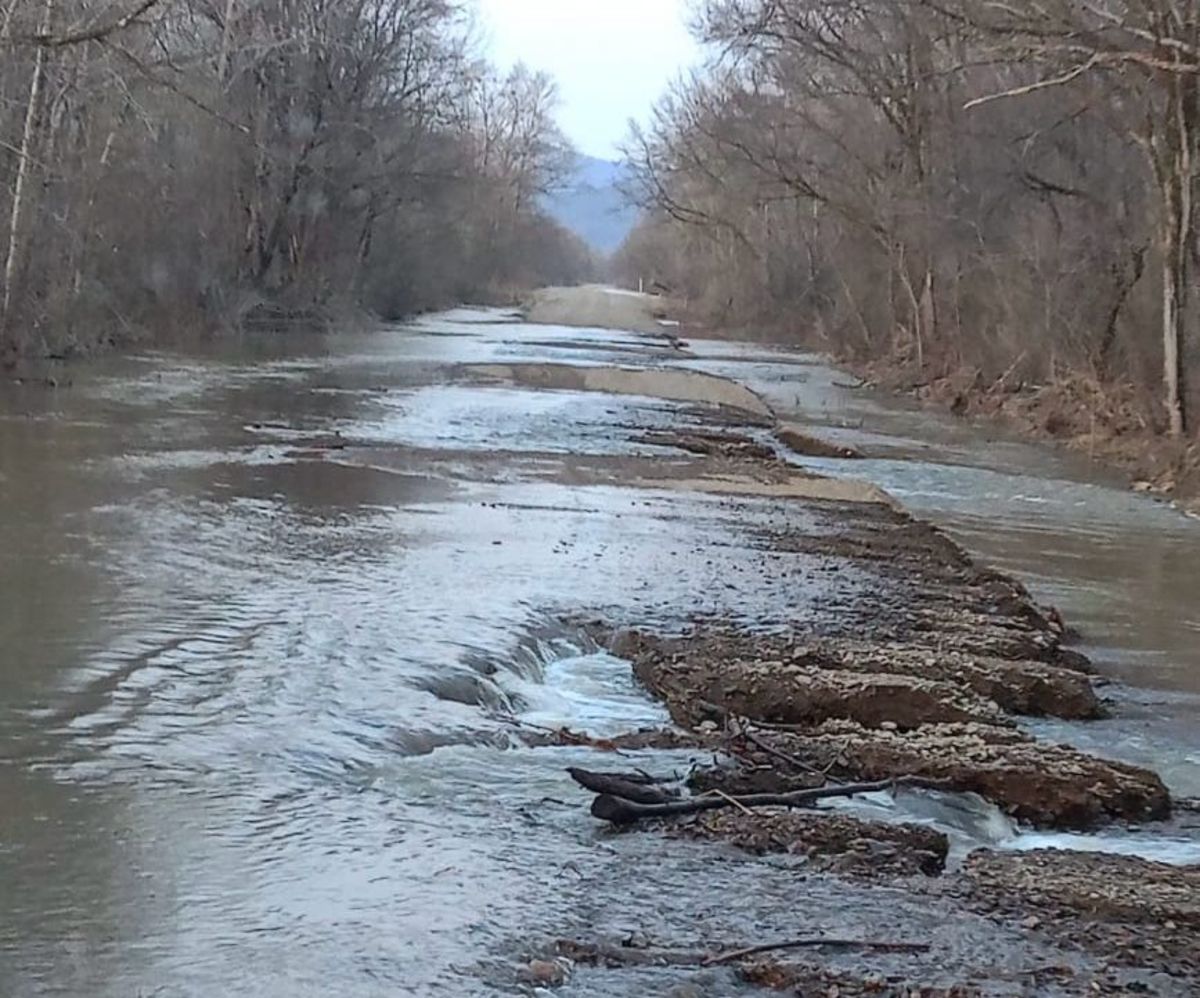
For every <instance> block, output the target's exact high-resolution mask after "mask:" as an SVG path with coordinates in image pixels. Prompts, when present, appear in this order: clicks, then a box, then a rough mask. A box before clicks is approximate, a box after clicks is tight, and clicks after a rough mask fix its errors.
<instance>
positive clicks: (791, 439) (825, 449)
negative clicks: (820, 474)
mask: <svg viewBox="0 0 1200 998" xmlns="http://www.w3.org/2000/svg"><path fill="white" fill-rule="evenodd" d="M775 439H777V440H778V441H779V442H780V443H781V444H783V445H784V446H785V447H787V448H788V449H789V450H792V451H795V452H796V453H797V454H804V455H806V456H807V457H840V458H850V459H858V458H861V457H862V454H861V453H859V452H858V451H857V450H855V449H854V448H853V447H847V446H845V445H844V444H833V443H829V442H828V441H826V440H821V439H819V438H817V437H814V436H812V435H810V434H808V433H805V432H804V431H803V430H801V429H799V428H798V427H796V426H793V425H791V424H790V423H780V424H779V425H778V426H776V427H775Z"/></svg>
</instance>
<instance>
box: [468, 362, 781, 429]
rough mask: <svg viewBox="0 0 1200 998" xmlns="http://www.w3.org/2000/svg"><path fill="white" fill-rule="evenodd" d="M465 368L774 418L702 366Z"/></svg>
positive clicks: (521, 381)
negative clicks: (687, 368)
mask: <svg viewBox="0 0 1200 998" xmlns="http://www.w3.org/2000/svg"><path fill="white" fill-rule="evenodd" d="M462 373H463V374H464V375H467V376H469V377H476V378H481V379H486V380H495V381H502V382H507V383H510V384H515V385H521V386H523V387H527V388H536V389H543V390H544V389H551V390H565V391H577V392H603V393H606V394H609V395H644V396H646V397H647V398H656V399H665V400H667V401H671V402H691V403H702V404H705V405H714V406H725V407H727V408H730V409H735V410H739V411H741V412H743V413H746V414H748V415H749V416H750V417H751V418H752V419H758V420H759V421H761V422H763V423H764V424H765V425H770V423H771V421H772V414H771V409H770V407H768V406H767V404H766V403H765V402H764V401H763V400H762V399H761V398H759V397H758V396H757V395H755V394H754V392H752V391H750V389H749V388H746V387H745V386H743V385H740V384H738V383H737V382H736V381H730V380H729V379H728V378H718V377H716V376H714V375H711V374H704V373H703V372H701V371H685V370H679V369H676V368H644V367H603V366H591V367H589V366H584V365H574V364H545V363H539V364H534V363H531V364H474V365H471V366H469V367H464V368H463V369H462Z"/></svg>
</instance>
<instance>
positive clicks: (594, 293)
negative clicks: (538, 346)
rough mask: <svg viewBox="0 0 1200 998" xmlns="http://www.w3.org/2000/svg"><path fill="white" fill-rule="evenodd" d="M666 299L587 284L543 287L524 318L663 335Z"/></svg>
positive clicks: (566, 324) (665, 332)
mask: <svg viewBox="0 0 1200 998" xmlns="http://www.w3.org/2000/svg"><path fill="white" fill-rule="evenodd" d="M666 309H667V304H666V302H665V301H664V300H663V299H661V298H658V297H656V296H654V295H643V294H638V293H637V292H635V291H625V290H622V289H619V288H610V287H605V286H603V285H599V284H588V285H584V286H582V287H576V288H542V289H541V290H540V291H537V292H535V293H534V294H533V295H532V296H531V297H530V299H529V302H528V304H527V305H526V308H525V317H526V318H527V319H528V320H529V321H530V322H537V323H542V324H545V325H557V326H594V327H596V328H599V329H627V330H631V331H633V332H637V333H646V334H648V335H657V336H665V335H667V332H668V331H669V329H670V328H671V327H669V326H663V325H662V324H661V322H660V320H661V319H663V318H665V317H666Z"/></svg>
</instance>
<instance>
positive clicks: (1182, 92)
mask: <svg viewBox="0 0 1200 998" xmlns="http://www.w3.org/2000/svg"><path fill="white" fill-rule="evenodd" d="M1170 82H1171V87H1170V104H1169V111H1170V115H1171V117H1170V120H1169V121H1168V122H1167V127H1166V129H1165V131H1166V136H1167V141H1166V143H1165V144H1166V149H1165V150H1164V153H1165V155H1166V157H1167V158H1168V162H1167V164H1166V169H1164V170H1162V171H1161V173H1160V181H1159V187H1160V189H1161V191H1162V198H1163V206H1162V210H1163V219H1162V337H1163V404H1164V406H1165V407H1166V410H1167V432H1168V433H1170V435H1171V436H1172V437H1176V438H1178V437H1182V436H1183V435H1184V434H1185V433H1186V432H1187V429H1188V419H1187V410H1186V402H1185V392H1184V370H1185V366H1184V363H1185V362H1184V344H1185V342H1186V336H1187V324H1188V323H1187V318H1188V310H1187V297H1188V294H1187V282H1188V259H1189V257H1188V248H1189V244H1190V242H1191V238H1192V182H1193V180H1194V177H1193V173H1194V170H1195V166H1194V163H1193V157H1192V151H1193V143H1194V142H1195V137H1194V134H1193V133H1194V124H1195V114H1196V108H1195V94H1194V84H1193V83H1192V81H1191V80H1182V79H1179V78H1173V79H1172V80H1171V81H1170Z"/></svg>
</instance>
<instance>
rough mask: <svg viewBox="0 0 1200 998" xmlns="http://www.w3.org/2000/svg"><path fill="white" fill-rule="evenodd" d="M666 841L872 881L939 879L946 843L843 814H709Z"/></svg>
mask: <svg viewBox="0 0 1200 998" xmlns="http://www.w3.org/2000/svg"><path fill="white" fill-rule="evenodd" d="M667 832H668V834H670V835H679V836H686V837H688V838H698V839H710V840H714V841H718V842H726V843H729V844H730V845H732V846H735V847H736V848H738V849H742V850H745V851H746V852H749V853H753V854H754V855H756V856H764V855H769V854H771V853H789V854H792V855H799V856H804V857H805V858H806V859H807V860H808V861H809V865H810V867H811V868H812V869H818V870H827V871H830V872H834V873H844V874H859V875H865V876H868V877H872V878H874V877H878V876H879V875H880V874H881V873H889V874H917V873H920V874H924V875H926V876H933V875H936V874H938V873H941V872H942V870H943V869H944V868H945V865H946V854H947V852H948V851H949V842H948V841H947V839H946V836H945V835H943V834H942V833H941V832H937V831H934V830H933V829H931V828H926V827H924V826H921V825H908V824H894V825H885V824H882V823H880V822H877V821H863V820H861V819H859V818H854V817H851V816H850V815H845V814H818V813H805V812H798V811H776V812H765V813H758V812H755V813H751V814H746V813H744V812H742V811H738V810H736V809H730V810H726V811H710V812H709V813H707V814H701V815H698V816H697V817H696V818H695V819H694V820H691V821H685V822H677V823H674V824H672V825H670V826H668V828H667Z"/></svg>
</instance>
